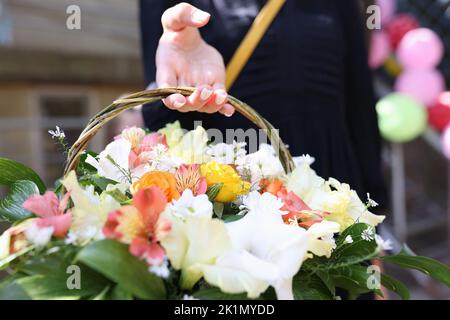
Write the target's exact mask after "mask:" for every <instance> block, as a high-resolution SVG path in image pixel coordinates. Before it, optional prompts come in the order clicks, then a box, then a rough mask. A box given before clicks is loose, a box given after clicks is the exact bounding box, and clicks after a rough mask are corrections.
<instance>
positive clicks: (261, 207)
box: [198, 192, 308, 300]
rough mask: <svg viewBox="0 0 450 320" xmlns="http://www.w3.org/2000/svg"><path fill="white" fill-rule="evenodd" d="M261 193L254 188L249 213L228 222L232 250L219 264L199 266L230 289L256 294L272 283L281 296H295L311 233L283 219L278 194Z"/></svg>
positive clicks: (210, 278)
mask: <svg viewBox="0 0 450 320" xmlns="http://www.w3.org/2000/svg"><path fill="white" fill-rule="evenodd" d="M258 195H259V193H257V192H252V193H251V195H250V196H249V199H245V200H244V203H245V204H246V206H247V208H249V212H248V213H247V215H246V216H245V217H243V218H242V219H240V220H238V221H235V222H230V223H228V224H226V227H227V230H228V233H229V237H230V239H231V242H232V246H233V248H232V250H231V251H229V252H227V253H226V254H223V255H221V256H220V257H219V258H218V259H217V261H216V264H215V265H211V264H210V265H200V266H198V268H199V269H200V270H201V271H202V272H203V274H204V277H205V280H206V281H207V282H208V283H210V284H213V285H215V286H218V287H219V288H220V289H221V290H222V291H223V292H226V293H240V292H247V295H248V297H250V298H256V297H258V296H259V295H260V294H261V293H262V292H264V291H265V290H266V289H267V288H268V287H269V285H271V286H273V287H274V288H275V291H276V293H277V297H278V299H281V300H285V299H293V292H292V279H293V277H294V276H295V275H296V274H297V272H298V271H299V269H300V267H301V265H302V262H303V260H304V257H305V255H306V251H307V247H308V235H307V234H306V231H305V230H304V229H302V228H299V227H294V226H290V225H286V224H285V223H284V222H283V219H282V217H281V215H282V212H281V211H280V210H279V208H278V206H279V204H278V199H277V198H276V197H275V196H273V195H271V194H269V193H265V194H263V195H259V199H258ZM269 198H272V199H269ZM259 202H260V203H259ZM277 208H278V209H277Z"/></svg>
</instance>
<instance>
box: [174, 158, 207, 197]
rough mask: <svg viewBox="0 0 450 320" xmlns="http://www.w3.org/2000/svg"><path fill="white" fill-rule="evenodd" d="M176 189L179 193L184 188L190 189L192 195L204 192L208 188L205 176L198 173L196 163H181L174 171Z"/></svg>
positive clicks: (198, 167)
mask: <svg viewBox="0 0 450 320" xmlns="http://www.w3.org/2000/svg"><path fill="white" fill-rule="evenodd" d="M175 178H176V180H177V190H178V192H179V193H180V194H182V193H183V191H184V190H186V189H191V191H192V193H193V194H194V196H198V195H200V194H205V193H206V190H207V188H208V185H207V183H206V178H205V177H202V176H201V175H200V166H199V165H198V164H182V165H181V166H180V167H179V168H178V170H177V172H176V173H175Z"/></svg>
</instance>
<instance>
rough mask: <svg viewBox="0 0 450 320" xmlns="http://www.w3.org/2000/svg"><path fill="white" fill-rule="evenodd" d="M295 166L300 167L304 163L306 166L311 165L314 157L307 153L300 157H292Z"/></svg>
mask: <svg viewBox="0 0 450 320" xmlns="http://www.w3.org/2000/svg"><path fill="white" fill-rule="evenodd" d="M292 159H293V160H294V164H295V167H301V166H303V165H304V164H306V165H307V166H311V165H312V164H313V163H314V161H316V159H315V158H314V157H311V156H310V155H309V154H304V155H302V156H300V157H293V158H292Z"/></svg>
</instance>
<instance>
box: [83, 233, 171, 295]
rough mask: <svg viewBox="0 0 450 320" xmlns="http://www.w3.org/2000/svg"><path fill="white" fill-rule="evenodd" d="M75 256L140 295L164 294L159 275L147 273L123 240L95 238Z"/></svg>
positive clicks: (143, 263)
mask: <svg viewBox="0 0 450 320" xmlns="http://www.w3.org/2000/svg"><path fill="white" fill-rule="evenodd" d="M77 260H78V261H81V262H83V263H85V264H86V265H88V266H89V267H91V268H92V269H94V270H96V271H97V272H99V273H101V274H103V275H104V276H105V277H107V278H108V279H110V280H112V281H114V282H116V283H117V284H119V285H120V286H121V287H122V288H123V289H124V290H126V291H128V292H130V293H131V294H133V295H134V296H136V297H138V298H140V299H164V298H165V297H166V289H165V286H164V282H163V281H162V279H161V278H159V277H157V276H155V275H154V274H152V273H150V272H149V271H148V266H147V265H146V263H145V262H143V261H141V260H139V259H138V258H136V257H134V256H132V255H131V254H130V253H129V252H128V246H126V245H125V244H122V243H119V242H117V241H114V240H102V241H98V242H95V243H92V244H90V245H88V246H86V247H85V248H83V249H82V250H81V251H80V252H79V254H78V256H77Z"/></svg>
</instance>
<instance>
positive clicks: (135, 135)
mask: <svg viewBox="0 0 450 320" xmlns="http://www.w3.org/2000/svg"><path fill="white" fill-rule="evenodd" d="M144 137H145V131H144V130H143V129H142V128H137V127H131V128H127V129H124V130H123V131H122V133H121V134H120V138H122V139H125V140H127V141H128V142H130V143H131V147H132V148H133V149H135V148H139V146H140V144H141V142H142V140H143V139H144Z"/></svg>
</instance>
